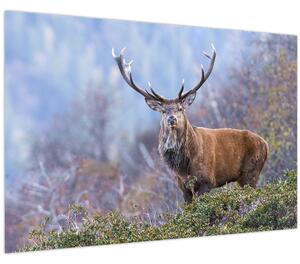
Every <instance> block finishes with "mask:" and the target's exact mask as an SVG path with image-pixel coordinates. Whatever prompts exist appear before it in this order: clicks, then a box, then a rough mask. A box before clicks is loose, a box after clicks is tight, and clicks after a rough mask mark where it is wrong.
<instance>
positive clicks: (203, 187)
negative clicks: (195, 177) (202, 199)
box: [196, 183, 211, 196]
mask: <svg viewBox="0 0 300 264" xmlns="http://www.w3.org/2000/svg"><path fill="white" fill-rule="evenodd" d="M210 190H211V188H210V187H209V185H208V184H206V183H205V184H201V185H199V187H198V188H197V191H196V195H197V196H200V195H202V194H204V193H206V192H209V191H210Z"/></svg>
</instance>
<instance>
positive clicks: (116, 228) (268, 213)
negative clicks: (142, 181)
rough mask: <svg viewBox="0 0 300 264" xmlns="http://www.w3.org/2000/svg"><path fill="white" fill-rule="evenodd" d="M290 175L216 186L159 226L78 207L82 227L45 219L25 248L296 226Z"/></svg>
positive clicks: (294, 186)
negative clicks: (53, 225)
mask: <svg viewBox="0 0 300 264" xmlns="http://www.w3.org/2000/svg"><path fill="white" fill-rule="evenodd" d="M285 177H286V180H285V181H283V182H279V183H272V184H268V185H266V186H264V187H262V188H259V189H253V188H251V187H246V188H243V189H241V188H226V187H225V188H221V189H218V190H215V191H213V192H211V193H209V194H205V195H203V196H201V197H199V198H197V199H195V200H194V201H193V202H192V203H191V204H189V205H187V206H185V208H184V210H183V212H182V213H178V214H175V215H164V216H163V217H164V219H165V223H164V224H162V225H160V226H155V225H151V224H149V223H142V222H140V221H137V219H133V218H132V219H126V218H125V217H123V216H122V215H120V214H119V213H117V212H113V213H110V214H107V215H94V216H89V215H88V213H87V211H86V210H85V209H84V208H83V207H81V206H77V205H74V206H71V207H70V212H72V214H70V215H72V217H71V218H72V219H74V218H77V219H80V222H81V226H80V227H78V226H77V227H76V228H75V226H74V224H73V223H72V221H73V220H71V219H70V221H69V226H68V227H67V228H66V229H65V230H64V231H61V232H56V231H46V226H47V222H48V221H49V219H46V221H44V223H43V224H42V225H40V226H39V227H38V228H37V229H35V230H33V231H32V232H31V233H30V239H31V241H32V243H31V245H30V246H27V247H25V248H23V249H22V251H34V250H42V249H53V248H67V247H78V246H90V245H103V244H114V243H127V242H135V241H147V240H160V239H170V238H183V237H195V236H209V235H218V234H231V233H243V232H255V231H267V230H277V229H289V228H296V225H297V175H296V171H286V172H285Z"/></svg>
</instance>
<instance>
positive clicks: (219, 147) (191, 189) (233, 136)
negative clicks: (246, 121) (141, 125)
mask: <svg viewBox="0 0 300 264" xmlns="http://www.w3.org/2000/svg"><path fill="white" fill-rule="evenodd" d="M184 116H185V119H184V120H185V121H184V129H183V133H182V135H181V137H180V138H179V137H178V139H177V140H178V142H177V144H176V145H177V147H176V148H174V149H172V150H169V149H167V148H165V145H164V139H163V136H164V135H165V134H166V131H165V127H164V126H161V132H160V138H159V141H160V144H159V152H160V154H161V156H162V157H163V159H164V160H165V161H166V162H167V164H168V165H169V166H170V168H171V169H173V170H174V171H175V173H176V175H177V179H178V184H179V187H180V189H181V190H182V191H183V194H184V199H185V200H186V201H187V202H190V201H191V200H192V197H193V196H198V195H200V194H202V193H204V192H208V191H210V190H211V189H212V188H215V187H220V186H222V185H224V184H226V183H229V182H234V181H236V182H238V183H239V185H240V186H242V187H243V186H244V185H247V184H248V185H250V186H252V187H256V184H257V182H258V179H259V174H260V172H261V170H262V168H263V166H264V163H265V161H266V158H267V155H268V144H267V142H266V141H265V140H264V139H263V138H261V137H260V136H258V135H256V134H255V133H253V132H250V131H248V130H238V129H230V128H223V129H208V128H203V127H192V126H191V124H190V123H189V121H188V119H187V117H186V115H185V114H184ZM173 133H177V132H176V131H174V132H173Z"/></svg>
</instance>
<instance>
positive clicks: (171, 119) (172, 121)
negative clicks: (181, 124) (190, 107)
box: [168, 115, 177, 126]
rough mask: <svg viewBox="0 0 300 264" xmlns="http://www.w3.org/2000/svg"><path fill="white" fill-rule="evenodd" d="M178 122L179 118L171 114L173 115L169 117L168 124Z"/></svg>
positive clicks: (171, 124)
mask: <svg viewBox="0 0 300 264" xmlns="http://www.w3.org/2000/svg"><path fill="white" fill-rule="evenodd" d="M176 122H177V119H176V117H175V116H173V115H171V116H169V117H168V124H169V125H170V126H173V125H175V124H176Z"/></svg>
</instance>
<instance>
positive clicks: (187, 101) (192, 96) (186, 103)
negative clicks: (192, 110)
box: [182, 92, 197, 107]
mask: <svg viewBox="0 0 300 264" xmlns="http://www.w3.org/2000/svg"><path fill="white" fill-rule="evenodd" d="M196 94H197V92H193V93H191V94H189V95H188V96H187V97H185V98H184V99H183V101H182V105H183V107H187V106H190V105H191V104H192V103H193V102H194V100H195V98H196Z"/></svg>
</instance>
